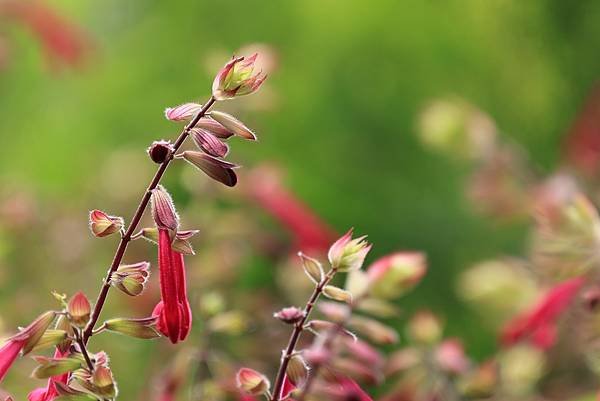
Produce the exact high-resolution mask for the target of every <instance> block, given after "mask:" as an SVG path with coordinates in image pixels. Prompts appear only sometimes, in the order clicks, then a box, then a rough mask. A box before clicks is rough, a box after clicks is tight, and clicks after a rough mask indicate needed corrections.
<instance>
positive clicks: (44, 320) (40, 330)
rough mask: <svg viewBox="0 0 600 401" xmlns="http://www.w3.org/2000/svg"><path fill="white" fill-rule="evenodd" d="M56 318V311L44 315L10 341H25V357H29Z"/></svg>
mask: <svg viewBox="0 0 600 401" xmlns="http://www.w3.org/2000/svg"><path fill="white" fill-rule="evenodd" d="M55 317H56V312H54V311H48V312H45V313H42V314H41V315H40V316H38V317H37V318H36V319H35V320H34V321H33V322H31V324H30V325H29V326H27V327H26V328H24V329H22V330H21V331H19V332H18V333H17V334H15V335H14V336H12V337H10V338H9V340H15V341H25V345H24V346H23V355H27V354H28V353H30V352H31V350H32V349H33V347H35V345H36V344H37V343H38V342H39V341H40V339H41V338H42V336H43V335H44V333H45V332H46V330H47V329H48V327H50V325H51V324H52V322H53V321H54V318H55Z"/></svg>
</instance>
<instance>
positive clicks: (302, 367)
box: [285, 355, 308, 387]
mask: <svg viewBox="0 0 600 401" xmlns="http://www.w3.org/2000/svg"><path fill="white" fill-rule="evenodd" d="M285 373H286V374H287V375H288V377H289V378H290V380H291V381H292V383H294V385H295V386H296V387H302V385H303V384H304V382H305V381H306V379H307V378H308V366H306V362H304V358H302V357H301V356H300V355H293V356H292V357H291V358H290V361H289V362H288V366H287V370H286V371H285Z"/></svg>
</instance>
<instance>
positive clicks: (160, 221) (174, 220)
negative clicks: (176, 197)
mask: <svg viewBox="0 0 600 401" xmlns="http://www.w3.org/2000/svg"><path fill="white" fill-rule="evenodd" d="M151 200H152V217H153V218H154V222H155V223H156V226H157V227H158V228H166V229H168V230H171V231H177V228H178V227H179V216H178V215H177V212H176V211H175V205H173V199H172V198H171V195H169V193H168V192H167V190H166V189H165V188H164V187H163V186H162V185H159V186H158V187H156V188H155V189H154V190H153V191H152V197H151Z"/></svg>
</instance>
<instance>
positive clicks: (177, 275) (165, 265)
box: [152, 227, 192, 344]
mask: <svg viewBox="0 0 600 401" xmlns="http://www.w3.org/2000/svg"><path fill="white" fill-rule="evenodd" d="M158 268H159V274H160V295H161V301H160V302H159V303H158V304H157V305H156V307H155V308H154V311H153V312H152V315H153V316H157V317H158V322H157V324H156V328H157V329H158V331H160V332H161V333H162V334H163V335H165V336H166V337H168V338H169V340H171V342H172V343H173V344H175V343H177V342H179V341H183V340H185V338H186V337H187V335H188V334H189V332H190V329H191V325H192V310H191V308H190V303H189V301H188V299H187V289H186V285H187V284H186V278H185V266H184V262H183V255H182V254H181V253H179V252H176V251H174V250H173V249H171V237H170V236H169V230H168V229H166V228H162V227H159V228H158Z"/></svg>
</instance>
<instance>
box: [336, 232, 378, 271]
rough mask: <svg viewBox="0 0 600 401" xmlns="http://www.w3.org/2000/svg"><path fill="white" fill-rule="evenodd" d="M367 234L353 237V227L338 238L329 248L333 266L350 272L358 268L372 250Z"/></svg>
mask: <svg viewBox="0 0 600 401" xmlns="http://www.w3.org/2000/svg"><path fill="white" fill-rule="evenodd" d="M365 238H366V236H363V237H359V238H355V239H352V229H350V230H349V231H348V232H347V233H346V234H344V236H343V237H341V238H340V239H338V240H337V241H336V242H335V243H334V244H333V245H332V246H331V248H329V253H328V255H327V256H328V258H329V263H331V267H332V268H334V269H336V270H338V271H341V272H348V271H352V270H358V269H360V268H361V267H362V264H363V262H364V260H365V257H366V256H367V253H369V251H370V250H371V245H370V244H369V243H367V242H366V241H365V240H364V239H365Z"/></svg>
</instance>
